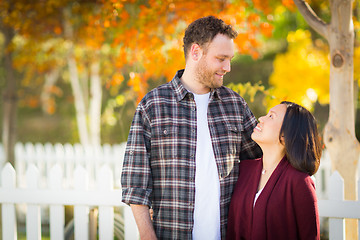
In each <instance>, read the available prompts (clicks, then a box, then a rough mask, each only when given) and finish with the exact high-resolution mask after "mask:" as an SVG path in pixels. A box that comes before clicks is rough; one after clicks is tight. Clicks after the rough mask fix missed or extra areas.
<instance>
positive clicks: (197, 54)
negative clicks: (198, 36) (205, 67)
mask: <svg viewBox="0 0 360 240" xmlns="http://www.w3.org/2000/svg"><path fill="white" fill-rule="evenodd" d="M201 56H202V49H201V47H200V46H199V44H197V43H194V44H193V45H191V48H190V58H191V59H193V60H194V61H195V62H196V61H198V60H199V59H200V58H201Z"/></svg>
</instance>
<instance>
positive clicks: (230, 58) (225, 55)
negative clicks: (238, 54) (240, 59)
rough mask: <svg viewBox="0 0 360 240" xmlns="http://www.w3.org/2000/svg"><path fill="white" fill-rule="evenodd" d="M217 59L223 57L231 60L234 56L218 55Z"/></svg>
mask: <svg viewBox="0 0 360 240" xmlns="http://www.w3.org/2000/svg"><path fill="white" fill-rule="evenodd" d="M218 57H224V58H230V59H232V58H233V57H234V55H226V54H220V55H218Z"/></svg>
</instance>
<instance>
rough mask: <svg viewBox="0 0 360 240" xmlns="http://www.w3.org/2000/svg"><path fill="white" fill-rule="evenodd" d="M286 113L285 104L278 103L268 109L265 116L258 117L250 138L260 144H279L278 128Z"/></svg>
mask: <svg viewBox="0 0 360 240" xmlns="http://www.w3.org/2000/svg"><path fill="white" fill-rule="evenodd" d="M285 113H286V105H285V104H279V105H276V106H275V107H273V108H271V109H270V110H269V113H268V114H267V115H266V116H262V117H260V118H259V123H258V125H257V126H256V127H255V128H254V131H253V133H252V134H251V138H252V139H253V140H254V141H255V142H256V143H257V144H259V145H260V146H261V145H264V144H266V145H271V144H281V143H280V141H279V134H280V129H281V126H282V123H283V120H284V116H285Z"/></svg>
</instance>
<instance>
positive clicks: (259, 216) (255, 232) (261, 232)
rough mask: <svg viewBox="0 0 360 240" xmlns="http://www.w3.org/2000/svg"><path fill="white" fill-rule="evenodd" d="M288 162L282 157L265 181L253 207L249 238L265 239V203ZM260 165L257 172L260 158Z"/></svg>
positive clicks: (259, 170) (259, 172) (259, 171)
mask: <svg viewBox="0 0 360 240" xmlns="http://www.w3.org/2000/svg"><path fill="white" fill-rule="evenodd" d="M288 165H289V162H288V161H287V159H286V157H283V159H281V161H280V163H279V164H278V166H277V167H276V169H275V170H274V171H273V173H272V174H271V176H270V178H269V180H268V181H267V183H266V185H265V187H264V189H263V190H262V192H261V194H260V196H259V198H258V199H257V201H256V203H255V206H254V208H253V214H252V215H253V217H252V234H251V235H252V236H251V239H254V240H255V239H259V240H260V239H261V240H263V239H266V235H267V234H266V209H267V203H268V199H269V197H270V195H271V193H272V191H273V189H274V187H275V185H276V183H277V181H278V180H279V178H280V177H281V175H282V174H283V172H285V170H286V168H287V167H288ZM259 166H260V167H261V168H260V169H257V171H258V174H261V169H262V159H261V164H259ZM259 181H260V176H259V178H258V182H257V186H258V185H259Z"/></svg>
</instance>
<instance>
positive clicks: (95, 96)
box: [89, 60, 102, 146]
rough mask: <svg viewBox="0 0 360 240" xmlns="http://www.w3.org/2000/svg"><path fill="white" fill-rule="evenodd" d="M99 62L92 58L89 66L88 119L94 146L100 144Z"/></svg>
mask: <svg viewBox="0 0 360 240" xmlns="http://www.w3.org/2000/svg"><path fill="white" fill-rule="evenodd" d="M99 70H100V62H99V61H98V60H94V62H93V63H92V64H91V66H90V91H91V94H90V96H91V97H90V106H89V107H90V109H89V120H90V136H91V143H92V144H93V145H94V146H99V145H100V143H101V142H100V140H101V137H100V128H101V98H102V88H101V80H100V75H99Z"/></svg>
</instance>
